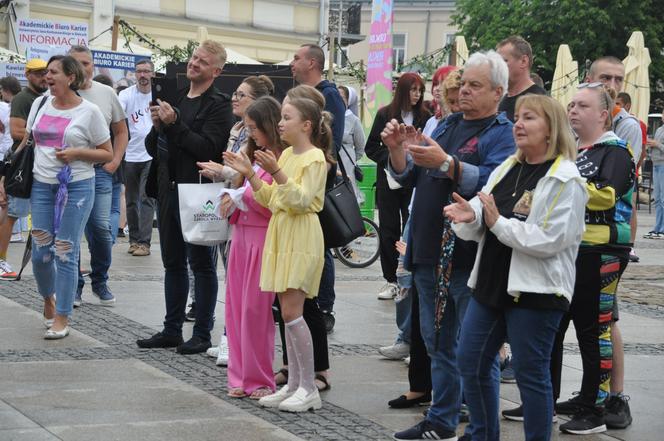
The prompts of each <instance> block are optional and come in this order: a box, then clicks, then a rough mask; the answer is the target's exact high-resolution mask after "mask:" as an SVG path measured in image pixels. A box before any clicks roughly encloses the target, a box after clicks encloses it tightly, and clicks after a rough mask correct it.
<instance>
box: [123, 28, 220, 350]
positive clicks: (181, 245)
mask: <svg viewBox="0 0 664 441" xmlns="http://www.w3.org/2000/svg"><path fill="white" fill-rule="evenodd" d="M225 62H226V50H225V49H224V47H223V46H222V45H221V44H219V43H217V42H215V41H212V40H206V41H204V42H203V43H201V45H200V47H199V48H198V49H196V50H195V51H194V54H193V55H192V57H191V59H190V60H189V63H188V64H187V78H188V79H189V81H190V86H189V90H187V91H182V92H181V93H180V94H179V95H178V99H177V101H176V102H175V103H172V104H171V103H167V102H164V101H161V100H157V103H156V104H157V105H153V106H152V107H151V108H150V111H151V114H152V124H153V127H152V130H151V131H150V133H149V134H148V136H147V137H146V138H145V147H146V149H147V151H148V153H149V154H150V156H152V158H153V160H152V164H151V169H150V172H151V173H150V177H149V178H148V180H149V181H152V182H148V184H147V185H146V187H147V188H150V187H152V188H154V185H155V182H154V181H155V180H156V186H157V188H158V191H157V193H158V194H157V203H158V216H159V237H160V238H161V259H162V261H163V263H164V269H165V277H164V290H165V298H166V318H165V319H164V330H163V331H162V332H158V333H157V334H155V335H153V336H152V337H150V338H148V339H143V340H138V341H137V342H136V343H137V344H138V346H139V347H141V348H166V347H177V352H179V353H181V354H195V353H199V352H205V351H206V350H207V349H208V348H209V347H210V331H211V330H212V327H213V326H214V318H213V317H214V308H215V306H216V302H217V288H218V284H217V269H216V265H215V262H216V259H215V258H214V254H215V250H214V247H206V246H198V245H191V244H188V243H185V242H184V239H183V237H182V229H181V226H180V213H179V211H180V210H179V202H178V184H181V183H198V182H199V179H200V178H199V173H198V167H197V166H196V162H197V161H201V162H204V161H218V160H220V159H221V154H222V152H223V151H224V149H225V148H226V144H227V142H228V137H229V134H230V129H231V126H232V125H233V115H232V111H231V104H230V98H229V97H228V96H226V95H223V94H222V93H221V92H219V90H217V88H215V87H214V86H213V84H212V83H213V82H214V79H215V78H216V77H218V76H219V75H220V74H221V70H222V69H223V67H224V63H225ZM176 106H177V107H176ZM187 262H188V263H189V266H190V267H191V269H192V271H193V273H194V288H195V301H196V322H195V323H194V331H193V336H192V337H191V339H190V340H189V341H187V342H186V343H183V340H182V323H183V322H184V315H185V307H186V304H187V295H188V293H189V278H188V275H187Z"/></svg>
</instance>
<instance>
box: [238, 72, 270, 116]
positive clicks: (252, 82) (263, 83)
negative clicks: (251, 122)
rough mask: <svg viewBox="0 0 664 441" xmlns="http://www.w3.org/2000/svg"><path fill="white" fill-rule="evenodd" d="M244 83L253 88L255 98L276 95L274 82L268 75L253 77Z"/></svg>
mask: <svg viewBox="0 0 664 441" xmlns="http://www.w3.org/2000/svg"><path fill="white" fill-rule="evenodd" d="M242 82H243V83H245V84H247V86H249V87H251V95H252V96H253V97H254V98H260V97H262V96H273V95H274V83H272V80H271V79H270V78H269V77H268V76H267V75H259V76H255V75H252V76H250V77H247V78H245V79H244V80H243V81H242ZM252 119H253V118H252Z"/></svg>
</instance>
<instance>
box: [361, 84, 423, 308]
mask: <svg viewBox="0 0 664 441" xmlns="http://www.w3.org/2000/svg"><path fill="white" fill-rule="evenodd" d="M423 101H424V81H423V80H422V78H421V77H420V76H419V75H418V74H416V73H412V72H409V73H405V74H403V75H401V77H400V78H399V81H398V82H397V87H396V90H395V92H394V98H393V99H392V102H391V103H390V104H389V105H387V106H385V107H383V108H381V109H380V110H378V113H376V118H375V119H374V123H373V127H371V133H370V134H369V138H368V139H367V144H366V146H365V148H364V152H365V153H366V155H367V156H368V157H369V159H371V160H372V161H374V162H375V163H376V164H377V167H378V169H377V173H376V204H377V205H378V221H379V224H380V266H381V268H382V270H383V278H384V279H385V281H386V284H385V286H384V287H383V288H382V289H381V290H380V292H379V293H378V298H379V299H382V300H388V299H392V298H394V297H395V296H396V295H397V291H398V288H397V276H396V270H397V259H398V257H399V254H398V253H397V250H396V249H395V248H394V244H395V243H396V242H397V241H398V240H399V239H400V237H401V231H402V229H403V226H404V225H405V224H406V220H407V219H408V204H410V196H411V193H412V190H411V189H406V188H398V189H396V190H391V189H390V187H389V186H388V183H387V179H388V178H387V176H386V173H385V169H386V168H387V161H388V157H389V153H388V151H387V147H385V146H384V145H383V142H382V140H381V138H380V132H381V131H382V130H383V128H384V127H385V124H387V122H388V121H390V120H391V119H392V118H395V119H396V120H398V121H399V122H400V123H404V124H406V125H412V126H414V127H415V128H417V129H422V128H424V125H425V124H426V122H427V120H428V119H429V117H430V116H431V115H430V114H429V112H428V111H427V110H426V109H425V108H424V104H423Z"/></svg>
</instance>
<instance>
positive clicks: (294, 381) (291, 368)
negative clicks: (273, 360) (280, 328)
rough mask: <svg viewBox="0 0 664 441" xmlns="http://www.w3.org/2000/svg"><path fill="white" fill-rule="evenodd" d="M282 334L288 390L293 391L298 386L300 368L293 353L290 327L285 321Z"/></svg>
mask: <svg viewBox="0 0 664 441" xmlns="http://www.w3.org/2000/svg"><path fill="white" fill-rule="evenodd" d="M285 325H286V326H285V329H284V334H285V337H286V356H287V357H288V390H289V391H291V392H295V391H296V390H297V388H298V387H299V386H300V368H299V366H300V365H299V363H298V362H297V356H296V355H295V347H294V346H293V338H292V335H291V332H292V331H291V327H290V326H289V323H285Z"/></svg>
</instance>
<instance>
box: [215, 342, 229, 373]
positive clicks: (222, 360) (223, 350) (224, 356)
mask: <svg viewBox="0 0 664 441" xmlns="http://www.w3.org/2000/svg"><path fill="white" fill-rule="evenodd" d="M217 366H228V338H226V336H225V335H222V336H221V340H220V341H219V352H218V353H217Z"/></svg>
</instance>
